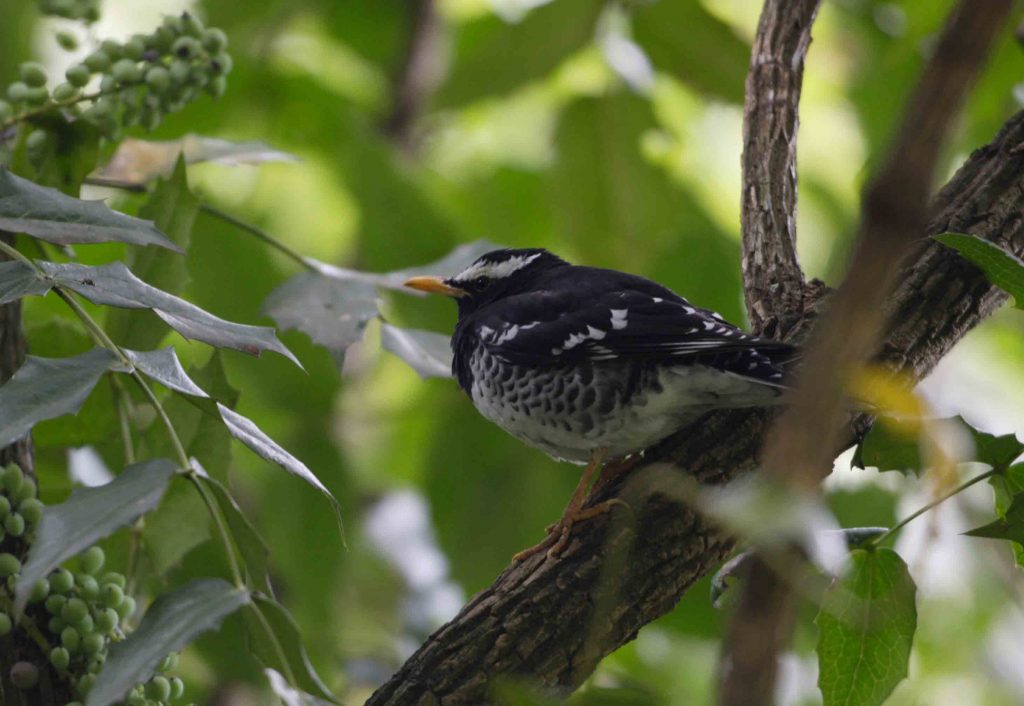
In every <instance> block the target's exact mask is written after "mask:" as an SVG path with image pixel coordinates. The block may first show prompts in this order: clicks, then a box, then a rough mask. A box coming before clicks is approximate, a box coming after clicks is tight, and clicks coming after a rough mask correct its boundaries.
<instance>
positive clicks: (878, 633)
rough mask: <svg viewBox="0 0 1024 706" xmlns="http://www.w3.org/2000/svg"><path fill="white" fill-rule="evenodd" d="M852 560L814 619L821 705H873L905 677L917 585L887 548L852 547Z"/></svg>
mask: <svg viewBox="0 0 1024 706" xmlns="http://www.w3.org/2000/svg"><path fill="white" fill-rule="evenodd" d="M850 560H851V562H852V566H851V567H850V570H849V572H848V573H847V574H846V575H845V576H843V577H842V578H839V579H837V580H836V581H835V582H833V584H832V585H831V586H830V587H829V588H828V590H826V591H825V595H824V597H823V601H822V606H821V612H820V613H818V617H817V618H816V619H815V622H816V623H817V625H818V631H819V636H818V646H817V653H818V686H819V687H820V688H821V693H822V696H823V697H824V704H825V706H876V705H878V704H881V703H882V702H883V701H885V699H886V697H888V696H889V694H891V693H892V690H893V689H895V688H896V685H897V684H899V683H900V681H902V680H903V679H904V678H905V677H906V676H907V664H908V662H909V660H910V648H911V645H912V644H913V640H914V630H915V629H916V627H917V607H916V605H915V597H916V593H917V587H916V586H915V585H914V580H913V579H912V578H911V577H910V572H909V571H908V570H907V565H906V564H905V563H904V562H903V559H901V558H900V556H899V554H897V553H896V552H894V551H892V550H891V549H876V550H874V551H867V550H864V549H855V550H853V551H852V552H850Z"/></svg>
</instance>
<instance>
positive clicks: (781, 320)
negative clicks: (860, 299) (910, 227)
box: [740, 0, 821, 334]
mask: <svg viewBox="0 0 1024 706" xmlns="http://www.w3.org/2000/svg"><path fill="white" fill-rule="evenodd" d="M820 4H821V0H799V1H798V2H785V0H768V1H767V2H766V3H765V5H764V9H763V10H762V11H761V19H760V21H759V23H758V27H757V34H756V36H755V37H754V44H753V51H752V52H751V56H750V69H749V71H748V72H747V83H746V89H745V102H744V107H743V185H744V186H743V193H742V198H741V210H740V218H741V221H742V224H743V285H744V286H743V290H744V296H745V297H746V302H747V315H748V316H749V317H750V323H751V326H752V327H753V329H754V331H756V332H758V333H762V332H767V333H769V334H772V333H776V332H784V331H786V330H787V329H788V328H789V326H790V325H791V324H793V323H794V322H795V321H796V320H797V319H799V314H800V302H801V299H802V297H803V288H804V275H803V271H802V270H801V269H800V263H799V261H798V259H797V254H796V208H797V188H796V177H797V172H796V137H797V131H798V129H799V127H800V116H799V107H800V90H801V87H802V85H803V74H804V57H805V56H806V54H807V48H808V47H809V46H810V43H811V25H812V24H813V23H814V17H815V15H817V13H818V7H819V6H820Z"/></svg>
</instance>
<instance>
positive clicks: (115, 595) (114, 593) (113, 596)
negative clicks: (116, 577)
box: [102, 583, 124, 608]
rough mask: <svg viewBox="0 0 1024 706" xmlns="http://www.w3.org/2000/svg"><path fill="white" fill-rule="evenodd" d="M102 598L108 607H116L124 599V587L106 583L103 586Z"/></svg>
mask: <svg viewBox="0 0 1024 706" xmlns="http://www.w3.org/2000/svg"><path fill="white" fill-rule="evenodd" d="M102 600H103V605H105V606H107V607H108V608H117V607H118V606H119V605H121V602H122V601H124V589H122V588H121V587H120V586H118V585H117V584H115V583H108V584H106V585H105V586H104V587H103V591H102Z"/></svg>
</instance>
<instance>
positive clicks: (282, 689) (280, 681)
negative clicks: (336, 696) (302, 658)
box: [263, 669, 336, 706]
mask: <svg viewBox="0 0 1024 706" xmlns="http://www.w3.org/2000/svg"><path fill="white" fill-rule="evenodd" d="M263 673H264V674H266V675H267V681H269V682H270V688H271V690H272V691H273V692H274V693H275V694H276V695H277V698H279V699H281V703H283V704H284V706H327V704H328V703H336V702H334V701H325V700H324V699H318V698H317V697H315V696H312V695H310V694H307V693H305V692H302V691H299V690H298V689H294V688H292V687H291V686H289V684H288V680H287V679H285V678H284V677H283V676H281V675H280V674H279V673H278V672H276V671H274V670H273V669H264V670H263Z"/></svg>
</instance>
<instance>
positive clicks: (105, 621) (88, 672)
mask: <svg viewBox="0 0 1024 706" xmlns="http://www.w3.org/2000/svg"><path fill="white" fill-rule="evenodd" d="M35 495H36V490H35V484H34V483H33V482H32V481H31V480H29V479H27V478H25V476H24V474H23V473H22V471H21V469H20V468H18V467H17V466H13V465H12V466H9V467H8V468H6V469H5V470H4V471H3V473H2V475H0V518H2V526H3V529H2V530H0V549H2V550H3V551H0V594H6V595H2V597H0V605H4V606H10V605H11V604H12V602H13V595H14V587H15V584H16V583H17V580H18V574H19V573H20V571H21V562H22V559H23V558H24V555H25V554H26V553H27V550H28V546H29V545H30V544H31V540H32V538H33V537H32V535H33V531H34V529H35V526H36V525H37V524H38V522H39V520H40V518H41V516H42V511H43V505H42V503H40V501H39V500H38V499H36V497H35ZM105 561H106V557H105V556H104V553H103V550H102V549H101V548H100V547H90V548H89V549H87V550H86V551H85V552H83V553H82V554H80V555H79V556H78V557H77V559H76V562H75V568H76V569H77V571H75V572H72V571H70V570H68V569H67V568H58V569H55V570H54V571H53V572H51V573H50V575H49V576H48V577H46V578H43V579H40V580H39V581H38V582H36V584H35V585H34V586H32V592H31V594H30V595H29V605H28V608H27V609H26V612H25V617H24V620H25V621H29V622H30V623H31V624H32V625H33V626H34V627H35V628H36V629H37V630H38V634H39V635H41V636H42V637H43V638H44V640H45V643H44V644H47V645H48V648H49V655H48V659H49V662H50V664H51V665H52V666H53V667H54V668H55V669H56V670H57V672H58V673H59V674H60V675H61V676H62V677H64V678H66V679H68V680H70V682H71V683H72V684H73V685H74V691H75V692H76V693H77V694H78V695H79V696H81V697H84V696H85V695H86V694H88V692H89V689H90V688H91V687H92V685H93V683H94V682H95V681H96V674H97V673H98V672H99V671H100V669H102V667H103V663H104V661H105V660H106V657H107V651H108V649H109V647H110V644H111V642H113V641H118V640H122V639H124V630H123V623H124V621H125V620H127V619H128V618H129V617H131V615H132V613H134V612H135V599H134V598H132V597H131V596H129V595H126V594H125V584H126V579H125V576H124V575H123V574H120V573H117V572H112V571H111V572H106V573H101V572H102V570H103V564H104V562H105ZM14 629H15V625H14V623H13V616H11V615H9V614H8V613H7V612H5V611H4V610H3V609H0V637H3V636H5V635H7V634H9V633H11V632H12V631H13V630H14ZM176 666H177V655H173V654H172V655H169V656H168V657H167V658H166V659H165V660H164V662H163V664H162V665H161V666H160V669H159V671H158V674H157V675H156V676H154V677H153V678H152V679H150V680H149V681H148V682H147V683H146V684H139V685H137V686H136V687H135V688H134V689H133V690H132V692H131V693H130V695H129V696H128V698H127V699H126V700H125V704H126V705H127V706H160V705H162V704H166V703H169V702H171V701H173V700H176V699H180V698H181V697H182V695H183V693H184V690H185V685H184V683H183V682H182V681H181V679H180V678H178V677H168V676H166V673H167V672H169V671H173V670H174V669H175V667H176ZM10 678H11V682H12V683H14V684H15V685H16V686H18V687H19V688H21V689H32V688H34V687H35V686H36V683H37V682H38V678H39V665H36V664H33V663H32V662H30V661H20V662H17V663H16V664H15V665H14V666H13V667H12V669H11V674H10ZM67 706H81V704H80V703H78V702H71V703H69V704H68V705H67Z"/></svg>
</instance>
